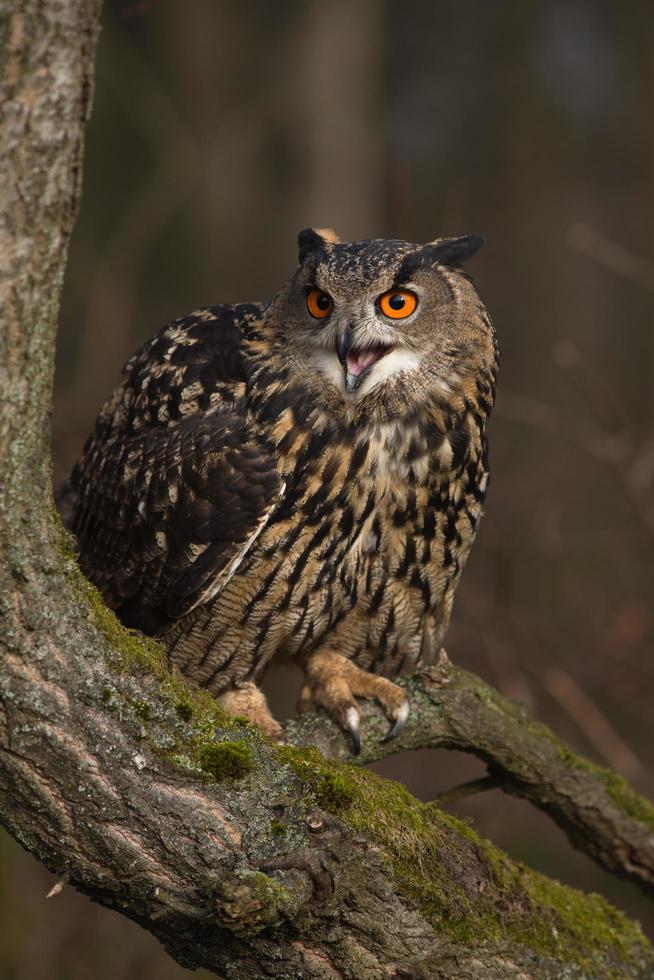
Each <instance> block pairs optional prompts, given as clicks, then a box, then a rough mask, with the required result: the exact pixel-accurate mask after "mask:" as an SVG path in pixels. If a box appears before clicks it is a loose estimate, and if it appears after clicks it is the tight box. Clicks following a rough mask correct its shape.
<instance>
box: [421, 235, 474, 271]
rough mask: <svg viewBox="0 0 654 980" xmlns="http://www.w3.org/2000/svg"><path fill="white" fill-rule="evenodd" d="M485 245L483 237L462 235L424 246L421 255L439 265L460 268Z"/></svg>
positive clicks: (441, 239) (438, 240)
mask: <svg viewBox="0 0 654 980" xmlns="http://www.w3.org/2000/svg"><path fill="white" fill-rule="evenodd" d="M485 244H486V236H485V235H463V236H462V237H461V238H440V239H437V240H436V241H435V242H429V244H428V245H425V247H424V249H423V250H422V251H423V254H425V253H426V254H427V255H428V256H429V258H430V259H431V260H432V261H433V262H440V263H441V265H453V266H460V265H463V263H464V262H467V261H468V259H471V258H472V256H473V255H476V254H477V252H478V251H479V249H480V248H483V247H484V245H485Z"/></svg>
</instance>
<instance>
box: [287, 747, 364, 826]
mask: <svg viewBox="0 0 654 980" xmlns="http://www.w3.org/2000/svg"><path fill="white" fill-rule="evenodd" d="M276 752H277V756H278V758H279V759H280V760H281V761H282V762H283V763H285V764H286V765H289V766H291V768H292V769H293V770H294V771H295V772H296V773H297V774H298V776H299V777H300V778H301V779H302V780H304V782H306V783H308V785H309V786H310V787H311V790H312V791H313V793H314V795H315V797H316V802H317V803H318V805H319V806H321V807H322V808H323V809H324V810H328V811H329V812H330V813H335V814H338V815H340V814H341V813H342V811H343V810H346V809H347V808H348V807H349V806H350V805H351V804H352V803H353V802H354V800H355V798H356V793H357V789H356V782H355V781H354V778H353V774H354V773H356V772H357V769H356V767H355V766H347V765H345V764H343V763H340V764H339V763H335V762H328V761H327V760H326V759H325V758H324V756H322V755H321V754H320V752H319V751H318V750H317V749H315V748H305V749H299V748H296V747H295V746H292V745H281V746H278V747H277V749H276Z"/></svg>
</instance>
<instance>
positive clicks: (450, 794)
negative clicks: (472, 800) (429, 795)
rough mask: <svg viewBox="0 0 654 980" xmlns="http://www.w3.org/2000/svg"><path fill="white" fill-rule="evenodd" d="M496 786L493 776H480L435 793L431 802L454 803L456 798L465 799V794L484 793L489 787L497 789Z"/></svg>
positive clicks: (497, 784) (497, 785) (441, 804)
mask: <svg viewBox="0 0 654 980" xmlns="http://www.w3.org/2000/svg"><path fill="white" fill-rule="evenodd" d="M498 787H499V783H498V782H497V780H496V779H495V778H494V777H493V776H480V777H479V779H470V780H468V782H467V783H459V785H458V786H453V787H452V789H448V790H445V792H444V793H437V794H436V796H435V797H434V799H433V801H432V802H434V803H438V805H439V806H443V804H445V803H454V802H455V801H456V800H463V799H465V797H466V796H476V795H477V793H486V792H488V790H489V789H498Z"/></svg>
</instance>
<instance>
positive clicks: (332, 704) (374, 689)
mask: <svg viewBox="0 0 654 980" xmlns="http://www.w3.org/2000/svg"><path fill="white" fill-rule="evenodd" d="M304 671H305V674H306V681H305V684H304V687H303V688H302V691H301V692H300V697H299V700H298V705H297V707H298V711H301V712H304V711H311V710H312V709H313V708H315V706H316V705H320V707H322V708H324V709H325V711H326V712H327V713H328V714H330V715H331V716H332V717H333V718H334V719H335V720H336V721H337V722H338V723H339V725H340V726H341V727H342V728H344V729H345V730H346V731H347V732H349V733H350V735H351V736H352V742H353V746H354V754H355V755H358V754H359V752H360V751H361V737H360V735H359V709H358V708H357V704H356V700H355V698H357V697H359V698H370V699H372V700H374V701H377V702H378V704H379V705H381V707H382V709H383V710H384V712H385V714H386V715H387V717H388V718H389V719H390V720H391V721H392V723H393V724H392V725H391V728H390V731H389V732H388V734H387V735H386V740H388V739H391V738H395V736H396V735H399V733H400V732H401V731H402V729H403V728H404V726H405V724H406V720H407V718H408V717H409V701H408V699H407V696H406V694H405V692H404V691H403V690H402V688H401V687H398V685H397V684H393V682H392V681H389V680H387V679H386V678H385V677H378V676H377V674H370V673H368V671H367V670H362V669H361V668H360V667H357V666H356V664H353V663H352V661H351V660H348V659H347V657H343V656H342V655H341V654H340V653H335V652H334V651H332V650H318V651H316V653H313V654H311V656H310V657H309V658H308V659H307V661H306V662H305V664H304Z"/></svg>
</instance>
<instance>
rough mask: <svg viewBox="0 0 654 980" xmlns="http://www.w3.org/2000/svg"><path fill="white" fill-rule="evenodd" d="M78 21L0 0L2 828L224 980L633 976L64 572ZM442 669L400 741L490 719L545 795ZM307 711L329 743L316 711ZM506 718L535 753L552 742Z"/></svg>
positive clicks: (641, 962)
mask: <svg viewBox="0 0 654 980" xmlns="http://www.w3.org/2000/svg"><path fill="white" fill-rule="evenodd" d="M98 16H99V3H98V2H96V0H59V2H58V3H57V4H53V5H43V4H42V3H40V2H38V0H13V2H10V0H0V29H1V30H2V36H3V38H7V39H8V42H7V44H6V45H4V46H3V54H4V55H5V57H4V60H3V61H2V63H1V66H0V102H1V103H2V112H1V113H0V163H1V164H2V173H3V174H5V175H6V179H5V180H4V181H3V183H2V185H1V192H2V195H3V196H2V200H0V289H1V290H2V293H1V298H2V313H1V315H2V322H1V323H0V390H2V392H3V400H2V402H1V403H0V473H1V474H2V481H1V482H0V545H1V547H2V560H1V561H0V654H1V656H2V670H1V671H0V819H1V820H2V822H3V823H4V825H5V826H6V827H7V828H8V829H9V831H10V832H11V833H12V834H13V835H14V836H15V837H16V839H17V840H19V841H20V842H21V843H22V844H23V845H24V846H25V847H26V848H27V849H28V850H29V851H31V853H33V854H34V855H35V856H36V857H37V858H39V859H40V860H41V861H42V862H43V863H44V864H46V865H47V867H48V868H50V869H51V870H52V871H54V872H56V873H57V874H58V875H59V876H60V878H61V879H65V880H68V881H70V883H71V884H72V885H73V886H74V887H76V888H78V889H80V890H81V891H83V892H84V893H85V894H87V895H89V896H91V897H92V898H94V899H95V900H96V901H98V902H101V903H102V904H104V905H107V906H109V907H111V908H114V909H117V910H119V911H121V912H123V913H124V914H125V915H128V916H129V917H131V918H133V919H134V920H136V921H137V922H139V923H140V924H141V925H143V926H144V928H146V929H149V930H150V931H151V932H152V933H154V934H155V935H157V936H158V937H159V938H160V939H161V941H162V942H163V943H164V945H165V946H166V948H167V949H168V950H169V952H170V953H171V955H173V956H174V957H175V958H176V959H177V960H178V961H179V962H180V963H182V964H184V965H186V966H189V967H198V966H205V967H207V968H209V969H211V970H213V971H214V972H216V973H217V974H218V975H220V976H223V977H228V978H238V980H247V978H255V977H256V978H260V977H266V976H274V977H280V976H281V977H284V976H285V977H298V978H304V977H311V978H313V977H315V978H328V977H347V978H357V980H358V978H361V980H377V978H382V977H389V976H395V977H397V978H410V977H411V978H413V977H436V976H438V977H443V978H447V977H457V978H466V977H479V976H485V977H497V978H500V977H501V978H505V977H510V976H524V975H525V974H527V975H529V976H530V977H534V978H543V980H545V978H554V977H557V978H558V977H560V976H562V975H575V976H586V977H598V978H599V977H611V976H615V977H621V978H629V977H641V978H646V977H650V976H651V975H652V973H653V971H654V952H653V951H652V949H651V947H650V946H649V945H648V944H647V943H646V941H645V940H644V939H643V937H642V935H641V933H640V931H639V930H638V928H637V927H636V926H635V925H633V924H631V923H629V922H628V921H627V920H626V919H625V918H624V917H623V916H621V915H620V914H619V913H617V912H615V911H614V910H612V909H610V908H609V907H608V906H607V905H606V904H605V903H604V902H603V901H602V900H601V899H599V898H597V897H596V896H583V895H580V894H578V893H576V892H574V891H573V890H571V889H568V888H564V887H563V886H560V885H557V884H556V883H554V882H550V881H548V880H547V879H546V878H544V877H543V876H541V875H538V874H535V873H533V872H530V871H529V870H528V869H526V868H523V867H521V866H519V865H515V864H513V863H512V862H511V861H510V860H509V859H508V858H507V857H505V856H504V855H503V854H501V853H500V852H499V851H497V849H495V848H494V847H492V845H490V844H488V843H486V842H484V841H482V840H481V839H479V838H478V837H477V836H476V835H475V834H474V833H473V832H472V831H471V830H470V828H469V827H468V826H467V825H465V824H462V823H460V822H459V821H456V820H455V819H453V818H452V817H450V816H449V815H447V814H445V813H443V812H442V811H441V810H440V809H439V808H438V807H436V806H433V805H423V804H420V803H418V802H417V801H416V800H414V799H412V798H411V796H410V795H409V794H408V793H407V792H406V790H405V789H404V788H403V787H401V786H400V785H398V784H395V783H391V782H388V781H386V780H383V779H380V778H379V777H377V776H375V775H374V774H372V773H370V772H368V771H366V770H365V769H362V768H361V767H360V766H354V765H351V764H350V763H345V762H339V761H338V760H331V761H330V760H326V759H325V758H324V757H323V756H322V755H321V754H320V753H319V752H318V751H317V750H315V749H314V750H311V749H306V748H298V747H294V746H277V745H274V744H271V743H269V742H268V741H267V740H266V739H265V738H263V737H262V736H261V735H260V734H259V733H257V732H256V731H254V730H253V729H250V728H248V727H242V726H241V725H239V724H238V722H237V721H235V720H234V719H231V718H229V717H227V716H225V715H224V714H223V713H222V712H221V711H220V709H219V708H218V706H217V705H216V702H215V701H214V700H213V699H212V698H211V697H210V696H209V695H207V694H206V693H202V692H197V691H193V690H192V689H190V688H189V687H188V686H187V685H186V684H185V683H184V682H183V681H182V680H180V679H179V678H175V677H173V676H172V675H171V674H170V673H169V671H168V669H167V666H166V663H165V658H164V657H163V654H162V652H161V650H160V649H159V647H158V646H157V644H155V643H153V642H151V641H146V640H142V639H139V638H137V637H135V636H132V635H131V634H129V633H128V632H126V631H125V630H123V629H122V628H121V627H120V625H119V624H118V622H117V621H116V619H115V617H114V616H113V614H111V613H110V612H109V611H108V610H107V609H106V608H105V607H104V606H103V604H102V602H101V600H100V598H99V596H98V595H97V593H96V592H95V591H94V590H93V589H92V587H91V586H90V585H89V584H88V583H87V582H86V581H85V580H84V579H83V578H82V576H81V574H80V572H79V570H78V568H77V565H76V562H75V559H74V556H73V555H72V553H71V551H70V548H69V544H68V542H67V539H66V537H65V535H64V534H63V532H62V531H61V528H60V527H59V525H58V523H57V521H56V519H55V516H54V513H53V506H52V501H51V491H50V466H49V459H48V440H49V432H48V418H49V412H50V399H51V385H52V364H53V351H54V338H55V332H56V331H55V317H56V310H57V304H58V297H59V289H60V283H61V274H62V270H63V261H64V256H65V252H66V248H67V244H68V238H69V235H70V230H71V226H72V221H73V218H74V215H75V212H76V208H77V202H78V197H79V185H80V174H81V147H82V137H83V124H84V121H85V118H86V114H87V109H88V97H89V91H90V88H91V77H92V67H93V54H94V47H95V40H96V38H97V33H98ZM444 670H445V666H444V665H443V664H441V668H440V672H439V673H437V675H435V676H433V677H431V678H427V679H425V678H423V679H417V680H413V681H408V682H407V683H408V684H409V685H410V686H411V685H413V686H412V687H411V690H412V697H413V699H414V705H415V713H414V718H413V719H412V721H411V726H410V727H409V729H408V731H407V733H406V734H405V735H404V737H403V740H402V743H401V745H403V746H404V747H410V746H411V745H412V742H411V739H412V738H413V739H422V741H423V744H425V742H424V740H425V739H426V738H435V737H436V736H435V735H434V734H433V733H434V732H437V733H438V732H439V731H440V732H441V734H442V738H443V739H444V741H442V742H441V743H440V744H445V743H449V744H452V745H456V746H457V747H461V746H462V745H468V747H469V748H472V746H473V744H477V743H475V738H476V736H477V734H480V733H483V732H485V736H484V738H485V741H483V742H481V743H479V744H478V746H477V747H478V751H479V753H480V754H481V755H482V757H484V758H486V759H487V760H489V761H491V760H494V764H495V765H496V768H498V769H501V766H500V763H502V765H503V766H504V769H503V770H502V772H503V773H504V774H505V775H506V774H509V775H510V776H511V779H510V782H511V784H512V785H513V786H519V787H520V789H521V791H524V792H525V793H526V789H525V787H527V786H529V785H531V786H532V788H531V790H530V792H532V793H533V795H534V798H539V799H541V798H543V799H544V798H545V797H544V796H543V794H544V792H545V791H544V790H542V789H540V788H538V786H536V784H537V783H538V782H539V781H540V779H541V777H543V776H545V775H546V774H547V773H548V772H549V771H550V770H549V768H548V767H547V766H546V765H545V763H543V764H542V765H541V766H540V768H538V766H537V768H536V769H535V770H534V771H532V770H530V769H529V768H528V766H529V765H530V764H531V758H530V757H527V756H525V757H524V759H523V765H518V764H517V763H516V762H515V759H513V758H510V757H509V752H508V750H507V749H506V747H504V750H503V748H502V746H501V745H499V744H496V741H495V740H496V739H500V738H501V737H503V734H505V729H503V728H502V725H501V724H500V723H499V722H498V725H497V726H496V727H493V723H492V718H493V715H492V713H491V706H490V703H487V701H485V700H484V699H485V698H488V697H489V695H487V694H486V693H485V692H486V691H487V690H488V689H486V688H484V687H483V686H481V685H479V684H478V682H473V681H470V685H474V683H477V686H478V690H479V691H480V692H481V694H480V695H479V696H478V697H475V696H474V695H473V694H472V693H471V691H472V690H473V688H472V686H469V685H468V683H467V681H466V683H463V680H462V684H461V691H460V702H456V699H455V698H454V692H455V691H456V690H457V685H458V679H463V678H464V676H465V677H467V675H463V674H462V673H456V672H454V673H452V674H451V675H450V676H449V685H448V684H444V683H443V682H444V679H445V678H444V675H443V671H444ZM448 670H449V668H448ZM446 691H447V694H446V695H444V693H443V692H446ZM490 696H491V698H499V696H498V695H495V694H494V693H492V692H491V695H490ZM448 699H449V700H448ZM455 702H456V711H454V706H455ZM497 703H498V704H501V700H500V701H498V702H497ZM448 705H449V708H448ZM507 705H508V703H507ZM480 706H481V707H480ZM459 709H461V710H460V711H459ZM464 709H465V710H464ZM493 710H495V711H496V713H497V714H498V717H500V718H503V717H504V713H506V712H508V713H510V712H511V711H514V712H516V711H517V709H515V708H510V707H509V706H507V707H506V709H505V708H504V707H502V708H501V709H500V710H497V709H493ZM484 712H485V713H484ZM480 713H481V715H480ZM310 724H311V725H312V726H313V729H312V730H313V731H314V732H315V733H316V737H317V740H318V741H319V742H320V744H324V745H326V744H327V742H328V741H329V740H330V737H331V735H333V734H334V733H333V731H332V729H331V728H330V726H329V724H328V723H327V722H326V721H325V720H324V719H312V720H311V722H310ZM375 724H378V722H376V721H375V719H374V718H371V719H370V720H369V721H368V722H367V727H366V732H367V733H368V732H370V738H369V742H368V751H369V752H371V753H374V751H375V748H374V745H375V742H374V726H375ZM308 725H309V722H303V723H301V724H300V725H299V726H297V727H296V729H294V730H293V734H294V735H297V737H298V738H299V740H302V738H303V737H304V736H303V733H307V732H308V727H306V726H308ZM524 725H525V727H524V732H523V734H524V733H525V732H529V733H531V735H533V738H534V742H533V745H534V747H536V745H537V743H539V742H542V753H543V758H544V759H546V761H547V758H548V757H549V753H550V747H551V746H552V745H553V743H552V742H551V740H550V739H549V737H547V736H542V737H541V734H539V733H538V731H536V730H532V728H530V727H529V726H528V725H527V723H526V722H525V723H524ZM303 726H304V727H303ZM421 726H422V732H423V735H420V734H419V730H420V728H421ZM439 726H442V727H440V728H439ZM475 726H477V727H475ZM428 730H429V731H431V732H432V735H429V734H428ZM335 744H336V750H335V751H336V753H337V754H338V753H339V752H340V753H341V754H343V752H342V749H343V746H342V744H341V743H339V742H338V740H337V741H336V743H335ZM413 744H415V743H413ZM339 745H340V748H339ZM398 747H399V746H398ZM536 762H537V760H535V762H534V764H536ZM550 762H552V764H553V760H550ZM548 765H549V763H548ZM566 771H567V770H566V768H565V767H563V769H562V770H561V771H560V772H558V771H557V776H559V775H560V776H561V777H563V776H564V775H565V774H566ZM584 771H585V770H584ZM568 777H569V778H570V779H572V777H574V780H575V781H576V780H577V778H578V777H579V778H581V774H579V773H577V769H576V768H575V769H573V770H572V775H571V774H570V772H568ZM548 792H549V790H548ZM552 792H554V791H553V790H552ZM559 795H560V794H559ZM553 798H554V799H556V800H557V801H558V802H557V805H559V806H562V802H561V801H560V800H559V798H558V797H557V796H556V795H555V797H553ZM601 849H604V848H603V847H602V848H601Z"/></svg>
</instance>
